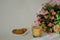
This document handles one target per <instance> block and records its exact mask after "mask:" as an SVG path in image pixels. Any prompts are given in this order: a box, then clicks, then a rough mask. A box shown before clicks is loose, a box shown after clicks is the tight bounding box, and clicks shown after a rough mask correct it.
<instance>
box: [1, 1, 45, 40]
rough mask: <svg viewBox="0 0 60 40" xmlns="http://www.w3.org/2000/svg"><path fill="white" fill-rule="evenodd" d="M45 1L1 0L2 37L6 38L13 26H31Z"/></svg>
mask: <svg viewBox="0 0 60 40" xmlns="http://www.w3.org/2000/svg"><path fill="white" fill-rule="evenodd" d="M44 1H45V0H0V39H1V40H2V39H4V38H5V39H6V37H5V36H7V35H9V32H10V30H11V29H12V28H16V27H22V26H26V27H31V25H33V21H34V20H35V15H36V12H37V11H38V10H39V9H40V8H41V4H42V3H43V2H44ZM2 37H3V38H2ZM7 37H8V36H7Z"/></svg>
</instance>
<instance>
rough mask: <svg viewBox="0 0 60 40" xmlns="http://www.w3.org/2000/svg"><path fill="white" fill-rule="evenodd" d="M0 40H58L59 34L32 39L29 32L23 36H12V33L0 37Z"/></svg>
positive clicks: (43, 35)
mask: <svg viewBox="0 0 60 40" xmlns="http://www.w3.org/2000/svg"><path fill="white" fill-rule="evenodd" d="M0 36H1V37H0V39H1V40H60V35H59V34H55V33H54V34H46V33H43V34H42V36H41V37H37V38H34V37H33V36H32V33H31V30H29V31H28V32H27V33H26V34H25V35H14V34H12V33H9V32H8V34H3V35H0Z"/></svg>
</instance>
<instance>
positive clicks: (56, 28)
mask: <svg viewBox="0 0 60 40" xmlns="http://www.w3.org/2000/svg"><path fill="white" fill-rule="evenodd" d="M58 27H59V26H58V24H57V25H55V26H54V31H55V32H57V31H58V29H59V28H58Z"/></svg>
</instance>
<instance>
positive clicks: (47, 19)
mask: <svg viewBox="0 0 60 40" xmlns="http://www.w3.org/2000/svg"><path fill="white" fill-rule="evenodd" d="M51 2H52V1H51ZM51 2H49V3H45V4H44V6H43V7H42V10H41V11H39V12H40V13H41V12H42V14H37V20H36V21H34V23H38V25H40V26H42V30H43V31H44V32H48V33H53V32H58V33H60V5H59V4H54V5H53V4H51Z"/></svg>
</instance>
